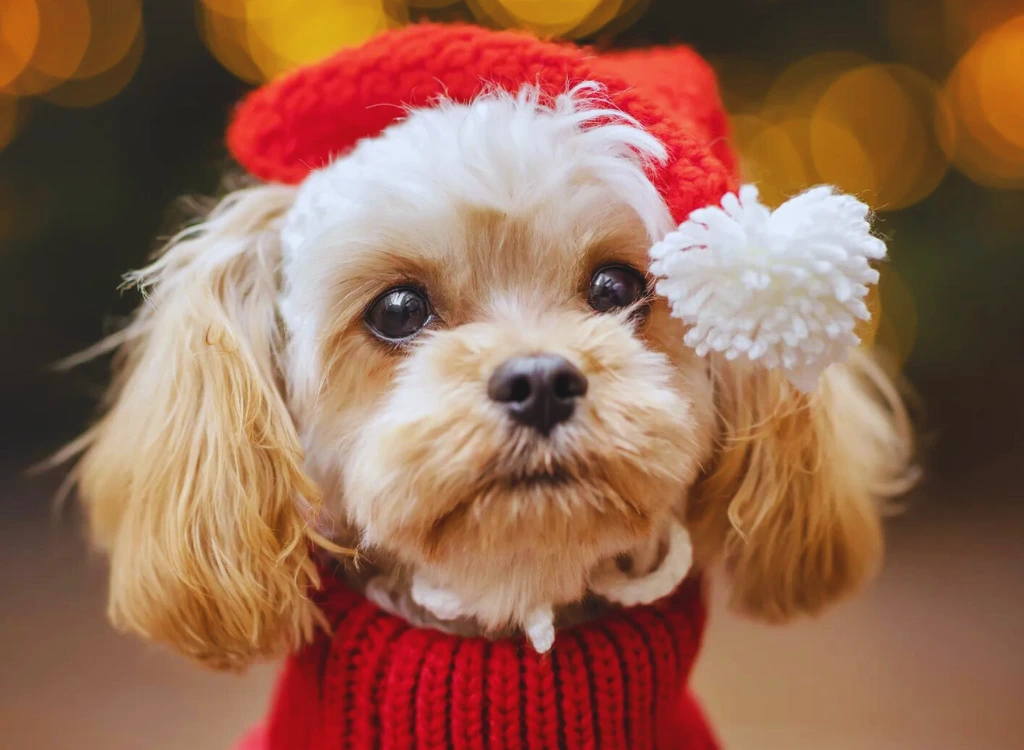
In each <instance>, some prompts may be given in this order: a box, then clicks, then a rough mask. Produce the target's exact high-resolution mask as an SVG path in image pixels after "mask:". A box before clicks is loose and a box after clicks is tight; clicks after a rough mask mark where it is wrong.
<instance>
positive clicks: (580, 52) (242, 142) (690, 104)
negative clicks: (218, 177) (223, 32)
mask: <svg viewBox="0 0 1024 750" xmlns="http://www.w3.org/2000/svg"><path fill="white" fill-rule="evenodd" d="M583 81H597V82H599V83H601V84H603V85H604V86H605V87H606V89H607V94H608V97H609V98H610V100H611V101H612V103H613V104H614V105H616V106H617V107H619V108H620V109H621V110H622V111H624V112H625V113H627V114H629V115H631V116H632V117H634V118H635V119H636V120H637V121H638V122H639V123H640V124H641V125H643V126H644V128H645V129H646V130H648V132H650V133H651V134H652V135H654V136H656V137H657V138H658V139H659V140H660V141H661V142H662V143H663V144H664V146H665V147H666V149H667V151H668V154H669V158H668V160H667V161H666V162H665V163H664V164H663V165H661V166H660V167H657V168H655V171H654V172H653V173H652V174H651V178H652V181H653V182H654V184H655V185H656V186H657V187H658V189H659V191H660V192H661V195H662V197H663V198H664V199H665V202H666V204H667V205H668V208H669V210H670V211H671V212H672V216H673V217H674V218H675V220H676V221H677V222H681V221H683V220H684V219H686V217H687V216H689V214H690V212H691V211H692V210H694V209H695V208H699V207H702V206H707V205H712V204H717V203H718V202H719V200H720V199H721V197H722V196H723V195H724V194H725V193H727V192H729V191H732V190H735V189H736V176H735V171H736V160H735V157H734V156H733V153H732V151H731V150H730V148H729V146H728V144H727V142H726V136H727V123H726V117H725V113H724V111H723V109H722V105H721V102H720V100H719V97H718V91H717V86H716V83H715V76H714V73H713V72H712V71H711V68H710V67H709V66H708V64H707V63H706V62H704V60H702V59H701V58H700V56H699V55H697V54H696V53H695V52H693V51H692V50H690V49H689V48H686V47H671V48H662V49H654V50H643V51H634V52H620V53H611V54H597V55H595V54H594V53H593V52H592V51H589V50H586V49H582V48H579V47H576V46H572V45H563V44H553V43H549V42H541V41H538V40H537V39H534V38H532V37H529V36H526V35H524V34H520V33H514V32H495V31H489V30H486V29H482V28H479V27H475V26H440V25H434V24H422V25H415V26H409V27H407V28H404V29H401V30H396V31H390V32H386V33H384V34H381V35H380V36H377V37H375V38H374V39H373V40H371V41H370V42H368V43H367V44H365V45H363V46H362V47H358V48H355V49H346V50H343V51H341V52H339V53H338V54H336V55H334V56H333V57H331V58H328V59H327V60H325V61H323V62H321V63H319V64H316V65H312V66H309V67H306V68H302V69H300V70H297V71H295V72H293V73H291V74H290V75H287V76H285V77H283V78H280V79H278V80H276V81H274V82H273V83H271V84H269V85H267V86H264V87H263V88H261V89H259V90H257V91H256V92H254V93H253V94H251V95H250V96H249V97H248V98H247V99H246V100H245V101H244V102H243V103H242V104H241V105H240V106H239V108H238V110H237V111H236V113H235V116H234V119H233V121H232V123H231V126H230V127H229V129H228V146H229V148H230V150H231V153H232V154H233V155H234V156H235V158H236V159H237V160H238V161H239V162H240V163H241V164H242V166H243V167H245V168H246V169H247V170H248V171H249V172H250V173H252V174H253V175H254V176H256V177H259V178H261V179H263V180H268V181H273V182H284V183H298V182H301V181H302V180H303V178H305V177H306V175H307V174H309V172H310V171H312V170H313V169H315V168H318V167H321V166H324V165H326V164H327V163H328V162H329V161H330V160H331V159H332V158H334V157H336V156H339V155H342V154H344V153H346V152H347V151H348V150H350V149H351V148H352V147H353V146H354V145H355V144H356V143H357V142H358V141H359V140H361V139H363V138H369V137H373V136H375V135H378V134H379V133H380V132H381V131H382V130H384V129H385V128H386V127H387V126H388V125H390V124H391V123H393V122H395V121H396V120H398V119H400V118H401V117H402V116H403V115H404V113H405V108H406V107H408V106H413V107H423V106H429V105H430V104H431V103H433V102H434V101H436V100H437V99H438V97H441V96H445V97H447V98H449V99H451V100H453V101H456V102H460V103H466V102H469V101H471V100H472V99H473V98H474V97H476V96H477V95H478V94H480V93H481V92H482V91H483V90H484V89H485V88H487V87H489V86H498V87H500V88H504V89H506V90H508V91H509V92H515V91H518V89H519V88H520V87H522V86H523V85H524V84H534V85H537V86H538V87H539V88H540V89H541V91H542V92H544V93H545V94H548V95H557V94H561V93H564V92H565V91H566V90H567V89H568V88H569V87H570V86H572V85H573V84H575V83H580V82H583Z"/></svg>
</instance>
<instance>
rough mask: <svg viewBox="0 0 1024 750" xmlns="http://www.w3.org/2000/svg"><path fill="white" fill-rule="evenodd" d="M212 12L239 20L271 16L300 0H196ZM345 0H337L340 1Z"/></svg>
mask: <svg viewBox="0 0 1024 750" xmlns="http://www.w3.org/2000/svg"><path fill="white" fill-rule="evenodd" d="M198 1H199V2H200V3H201V4H202V5H203V6H204V8H205V10H208V11H210V12H212V13H216V14H218V15H221V16H227V17H229V18H237V19H241V20H245V19H249V20H254V19H259V18H273V17H275V16H281V15H283V14H284V13H286V12H289V11H291V10H292V9H293V8H292V6H294V5H296V4H297V3H300V2H301V0H198ZM344 1H345V0H337V2H339V3H342V2H344Z"/></svg>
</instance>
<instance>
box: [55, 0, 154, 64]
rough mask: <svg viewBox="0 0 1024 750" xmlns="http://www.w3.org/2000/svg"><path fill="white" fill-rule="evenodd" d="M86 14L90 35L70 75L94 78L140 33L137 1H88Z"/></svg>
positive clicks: (124, 52)
mask: <svg viewBox="0 0 1024 750" xmlns="http://www.w3.org/2000/svg"><path fill="white" fill-rule="evenodd" d="M57 1H58V2H63V0H57ZM89 13H90V15H91V17H92V36H91V37H90V39H89V47H88V49H86V51H85V56H84V57H83V58H82V62H81V64H80V65H79V66H78V68H77V69H76V70H75V73H74V75H73V76H72V77H73V78H93V77H95V76H98V75H99V74H100V73H105V72H106V71H108V70H110V69H111V68H113V67H114V66H115V65H118V63H120V62H121V61H122V60H124V59H125V58H126V57H127V56H128V54H129V52H130V51H131V50H132V49H133V47H134V46H135V45H136V40H137V38H138V37H139V35H140V34H141V33H142V6H141V5H140V3H139V0H89Z"/></svg>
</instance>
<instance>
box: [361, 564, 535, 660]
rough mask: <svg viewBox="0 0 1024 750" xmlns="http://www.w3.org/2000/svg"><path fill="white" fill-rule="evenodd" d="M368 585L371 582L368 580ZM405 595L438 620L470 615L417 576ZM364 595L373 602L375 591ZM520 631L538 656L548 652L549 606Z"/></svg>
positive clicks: (450, 595) (532, 615)
mask: <svg viewBox="0 0 1024 750" xmlns="http://www.w3.org/2000/svg"><path fill="white" fill-rule="evenodd" d="M371 583H373V582H372V581H371ZM409 593H410V595H411V596H412V600H413V601H414V602H415V603H416V604H418V605H419V606H421V607H423V609H425V610H427V611H428V612H429V613H430V614H432V615H433V616H434V617H436V618H438V619H439V620H456V619H458V618H460V617H471V616H472V615H473V612H472V610H471V609H470V608H469V607H467V606H466V605H465V604H464V603H463V602H462V600H461V599H460V598H459V597H458V596H457V595H456V594H454V593H452V592H451V591H448V590H446V589H442V588H438V587H437V586H434V585H433V584H431V583H429V582H428V581H427V580H426V579H424V578H423V577H422V576H421V575H419V574H416V575H414V576H413V578H412V586H411V587H410V590H409ZM367 595H369V596H371V598H373V599H374V601H377V597H378V596H379V592H377V591H373V592H371V591H370V589H369V587H367ZM378 603H379V602H378ZM392 606H393V603H392V602H390V601H389V602H388V605H387V607H385V609H389V608H390V607H392ZM523 630H524V632H525V633H526V638H527V640H529V641H530V644H531V645H532V646H533V647H534V649H536V650H537V652H538V653H541V654H544V653H547V652H548V651H550V650H551V647H552V646H553V645H554V644H555V612H554V609H553V608H552V607H551V606H550V605H545V606H542V607H537V608H536V609H534V610H533V611H531V612H530V613H529V614H528V615H527V616H526V620H525V621H524V622H523Z"/></svg>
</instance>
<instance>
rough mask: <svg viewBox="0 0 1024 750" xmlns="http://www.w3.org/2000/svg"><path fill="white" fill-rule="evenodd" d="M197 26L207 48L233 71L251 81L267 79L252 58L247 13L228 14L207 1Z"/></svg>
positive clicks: (198, 18) (200, 13) (257, 81)
mask: <svg viewBox="0 0 1024 750" xmlns="http://www.w3.org/2000/svg"><path fill="white" fill-rule="evenodd" d="M238 1H240V0H238ZM196 26H197V27H198V30H199V37H200V38H201V39H202V40H203V43H204V44H205V45H206V48H207V49H208V50H210V53H211V54H212V55H213V56H214V57H215V58H216V59H217V62H219V63H220V64H221V65H223V66H224V68H225V69H227V70H228V71H229V72H230V73H231V74H232V75H234V76H236V77H238V78H241V79H242V80H243V81H246V82H248V83H261V82H262V81H263V80H264V75H263V71H262V70H260V68H259V66H257V65H256V63H255V62H253V59H252V53H251V52H250V49H249V31H248V29H249V27H248V24H247V22H246V19H245V17H244V16H235V15H224V14H221V13H220V12H218V11H216V10H213V9H212V8H211V7H209V6H208V5H204V6H203V7H202V8H201V9H200V12H199V13H198V14H197V15H196Z"/></svg>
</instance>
